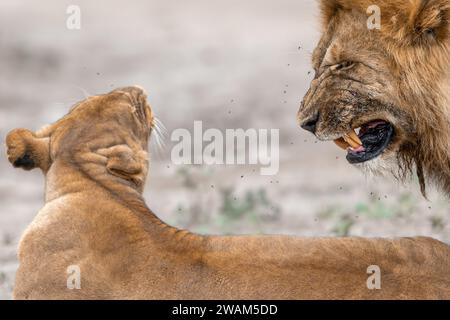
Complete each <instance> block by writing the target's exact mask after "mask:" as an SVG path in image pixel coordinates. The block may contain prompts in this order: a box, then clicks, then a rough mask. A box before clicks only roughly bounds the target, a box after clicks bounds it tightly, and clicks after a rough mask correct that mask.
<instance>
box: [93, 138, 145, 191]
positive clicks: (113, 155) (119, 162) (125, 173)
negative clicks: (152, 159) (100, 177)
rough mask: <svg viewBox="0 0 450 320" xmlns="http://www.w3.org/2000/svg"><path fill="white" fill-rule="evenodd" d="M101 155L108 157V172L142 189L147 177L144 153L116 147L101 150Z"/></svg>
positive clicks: (125, 146) (119, 146)
mask: <svg viewBox="0 0 450 320" xmlns="http://www.w3.org/2000/svg"><path fill="white" fill-rule="evenodd" d="M97 152H98V153H99V154H101V155H103V156H105V157H107V162H106V170H107V171H108V172H109V173H110V174H112V175H114V176H116V177H119V178H122V179H125V180H128V181H131V182H133V183H134V184H135V185H137V186H139V187H141V186H142V185H143V184H144V181H145V177H146V175H147V166H146V162H147V157H146V153H145V152H144V151H140V152H135V151H133V150H132V149H131V148H130V147H129V146H127V145H116V146H113V147H110V148H104V149H99V150H98V151H97Z"/></svg>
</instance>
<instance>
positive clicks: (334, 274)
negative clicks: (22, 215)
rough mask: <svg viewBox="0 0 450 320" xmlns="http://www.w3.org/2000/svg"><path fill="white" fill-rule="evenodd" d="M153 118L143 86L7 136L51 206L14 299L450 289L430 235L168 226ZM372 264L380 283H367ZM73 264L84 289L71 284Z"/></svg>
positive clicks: (446, 250) (441, 249)
mask: <svg viewBox="0 0 450 320" xmlns="http://www.w3.org/2000/svg"><path fill="white" fill-rule="evenodd" d="M153 122H154V118H153V114H152V111H151V109H150V107H149V105H148V104H147V102H146V95H145V94H144V92H143V90H142V89H140V88H138V87H128V88H121V89H117V90H114V91H112V92H110V93H109V94H106V95H99V96H94V97H90V98H88V99H86V100H84V101H82V102H80V103H79V104H77V105H76V106H75V107H74V108H73V109H72V110H71V111H70V112H69V113H68V114H67V115H66V116H65V117H63V118H62V119H61V120H59V121H57V122H56V123H54V124H52V125H50V126H47V127H45V128H44V129H42V130H40V131H38V132H36V133H33V132H31V131H29V130H26V129H16V130H13V131H12V132H10V133H9V134H8V136H7V139H6V143H7V147H8V158H9V161H10V162H11V163H12V164H13V165H14V166H15V167H22V168H24V169H27V170H29V169H33V168H36V167H38V168H41V169H42V171H43V173H44V174H45V177H46V190H45V206H44V207H43V208H42V209H41V210H40V212H39V213H38V215H37V216H36V218H35V219H34V221H33V222H32V224H31V225H30V226H29V227H28V229H27V230H26V231H25V233H24V235H23V237H22V239H21V241H20V245H19V254H18V255H19V260H20V267H19V270H18V271H17V276H16V283H15V288H14V297H15V298H16V299H115V298H122V299H138V298H139V299H140V298H142V299H413V298H414V299H415V298H425V299H430V298H439V299H441V298H444V299H450V247H449V246H447V245H445V244H443V243H441V242H439V241H436V240H433V239H429V238H404V239H392V240H382V239H360V238H342V239H325V238H324V239H304V238H295V237H287V236H236V237H219V236H201V235H196V234H192V233H190V232H188V231H184V230H179V229H176V228H173V227H170V226H168V225H167V224H165V223H164V222H162V221H161V220H159V219H158V218H157V217H156V216H155V215H154V214H153V213H152V212H151V211H150V210H149V209H148V208H147V206H146V205H145V202H144V199H143V198H142V190H143V187H144V182H145V179H146V175H147V170H148V155H147V141H148V138H149V135H150V133H151V131H152V128H153ZM373 265H376V266H378V267H379V268H380V270H379V271H381V275H380V274H376V275H373V276H381V282H379V283H378V284H381V288H380V287H379V286H378V285H377V284H376V283H377V282H376V281H375V282H374V283H375V286H373V284H374V283H372V282H371V279H369V281H368V278H370V275H369V274H368V273H367V271H368V268H369V267H370V268H369V271H370V270H372V268H374V267H371V266H373ZM74 266H75V267H76V268H75V269H73V267H74ZM78 268H79V269H78ZM77 269H78V270H79V271H80V274H79V276H80V278H79V280H80V282H78V284H80V288H79V289H77V288H73V287H72V286H70V285H69V286H68V285H67V283H68V277H69V276H72V275H71V274H70V275H69V274H67V270H69V271H70V270H77ZM374 270H376V267H375V269H374ZM368 282H369V285H368ZM377 288H378V289H377Z"/></svg>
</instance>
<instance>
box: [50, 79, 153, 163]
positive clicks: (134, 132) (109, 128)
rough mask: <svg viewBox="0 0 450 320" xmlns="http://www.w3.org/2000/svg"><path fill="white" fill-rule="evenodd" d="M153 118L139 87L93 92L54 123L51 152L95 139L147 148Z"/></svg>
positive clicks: (101, 142) (55, 153) (101, 144)
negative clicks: (101, 93)
mask: <svg viewBox="0 0 450 320" xmlns="http://www.w3.org/2000/svg"><path fill="white" fill-rule="evenodd" d="M153 120H154V118H153V114H152V110H151V109H150V106H149V105H148V103H147V101H146V95H145V93H144V91H143V90H142V89H141V88H139V87H126V88H119V89H116V90H114V91H111V92H110V93H107V94H104V95H98V96H92V97H89V98H87V99H86V100H84V101H81V102H80V103H78V104H76V105H75V106H74V107H73V108H72V110H71V111H70V112H69V113H68V114H67V115H66V116H65V117H63V118H62V119H61V120H59V121H58V122H56V123H55V124H53V125H51V131H52V132H51V134H50V137H51V143H50V152H51V155H52V157H57V156H58V155H61V154H62V153H65V152H70V153H73V151H74V150H77V149H80V148H84V147H85V146H86V145H91V146H92V145H93V143H94V142H95V143H98V146H95V147H108V146H112V145H119V144H127V145H136V146H141V147H142V149H143V150H145V151H146V150H147V142H148V138H149V135H150V133H151V130H152V128H153Z"/></svg>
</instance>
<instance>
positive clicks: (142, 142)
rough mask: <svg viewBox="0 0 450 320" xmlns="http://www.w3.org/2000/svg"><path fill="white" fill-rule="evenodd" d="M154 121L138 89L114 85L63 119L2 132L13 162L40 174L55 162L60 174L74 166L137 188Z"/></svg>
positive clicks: (145, 165) (142, 179) (144, 169)
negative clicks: (44, 125) (41, 127)
mask: <svg viewBox="0 0 450 320" xmlns="http://www.w3.org/2000/svg"><path fill="white" fill-rule="evenodd" d="M153 120H154V118H153V114H152V111H151V109H150V106H149V105H148V103H147V101H146V95H145V93H144V91H143V90H142V89H141V88H139V87H127V88H120V89H116V90H114V91H112V92H110V93H108V94H104V95H98V96H92V97H89V98H87V99H86V100H84V101H81V102H79V103H78V104H76V105H75V106H74V107H73V108H72V110H71V111H70V112H69V113H68V114H67V115H66V116H64V117H63V118H62V119H60V120H59V121H57V122H55V123H53V124H51V125H48V126H46V127H44V128H43V129H41V130H39V131H37V132H36V133H33V132H32V131H30V130H28V129H15V130H13V131H11V132H10V133H9V134H8V136H7V137H6V144H7V148H8V149H7V154H8V159H9V161H10V162H11V163H12V164H13V165H14V166H15V167H21V168H24V169H26V170H30V169H33V168H36V167H39V168H41V169H42V170H43V171H44V173H47V172H51V171H52V168H53V167H55V166H56V167H59V168H63V169H62V170H60V172H63V173H64V172H65V171H67V169H66V168H68V167H70V166H72V167H73V166H75V167H77V169H81V170H82V171H83V172H84V173H86V175H88V176H90V177H95V178H96V179H97V178H99V179H100V177H102V179H109V180H114V181H115V182H118V183H121V184H126V185H130V186H132V187H133V188H135V189H137V190H139V191H141V192H142V188H143V185H144V182H145V178H146V175H147V170H148V158H147V142H148V138H149V135H150V133H151V131H152V128H153V126H154V125H153V124H154V121H153ZM105 177H106V178H105Z"/></svg>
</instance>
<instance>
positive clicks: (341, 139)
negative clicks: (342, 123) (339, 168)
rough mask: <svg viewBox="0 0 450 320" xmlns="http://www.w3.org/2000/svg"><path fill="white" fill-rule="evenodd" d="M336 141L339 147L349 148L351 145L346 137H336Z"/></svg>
mask: <svg viewBox="0 0 450 320" xmlns="http://www.w3.org/2000/svg"><path fill="white" fill-rule="evenodd" d="M334 143H336V144H337V145H338V146H339V148H342V149H344V150H347V149H348V148H349V147H350V145H349V144H348V143H347V142H346V141H345V140H344V138H339V139H336V140H334Z"/></svg>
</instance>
